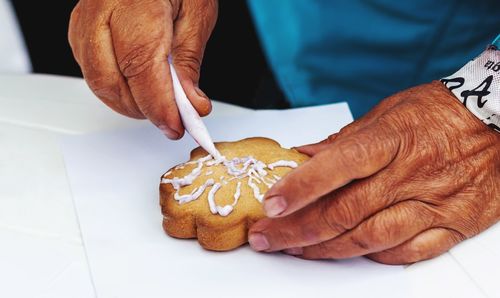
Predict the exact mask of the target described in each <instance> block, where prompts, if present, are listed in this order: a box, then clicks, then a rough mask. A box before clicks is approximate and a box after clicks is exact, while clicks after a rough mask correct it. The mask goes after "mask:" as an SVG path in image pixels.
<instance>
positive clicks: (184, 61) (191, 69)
mask: <svg viewBox="0 0 500 298" xmlns="http://www.w3.org/2000/svg"><path fill="white" fill-rule="evenodd" d="M174 52H175V53H176V54H175V59H174V63H175V66H176V67H179V68H181V69H182V70H183V71H184V72H186V73H187V74H188V75H189V77H190V78H191V79H193V80H195V81H197V80H198V78H199V73H200V67H201V57H200V56H201V55H200V54H199V53H198V52H197V51H196V50H192V49H189V48H185V47H183V48H180V47H179V48H174Z"/></svg>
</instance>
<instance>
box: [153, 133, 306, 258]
mask: <svg viewBox="0 0 500 298" xmlns="http://www.w3.org/2000/svg"><path fill="white" fill-rule="evenodd" d="M215 146H216V148H217V150H219V152H220V153H221V155H222V156H223V157H224V158H222V159H218V160H214V159H213V158H212V156H210V155H208V154H207V152H206V151H205V150H203V149H202V148H200V147H198V148H196V149H194V150H193V151H192V152H191V158H190V160H189V161H188V162H186V163H184V164H181V165H178V166H176V167H174V168H172V169H170V170H169V171H168V172H167V173H165V174H164V175H163V176H162V178H161V183H160V205H161V210H162V213H163V228H164V230H165V231H166V232H167V234H168V235H170V236H172V237H176V238H198V242H199V243H200V244H201V246H203V247H204V248H206V249H209V250H217V251H224V250H231V249H234V248H236V247H238V246H240V245H242V244H244V243H246V242H247V232H248V228H249V226H250V225H251V224H252V223H254V222H255V221H257V220H259V219H260V218H262V217H264V212H263V210H262V203H261V202H262V198H263V196H264V194H265V192H266V191H267V190H268V189H269V188H270V187H271V186H272V185H273V184H274V183H276V181H278V180H279V179H281V178H282V177H283V176H284V175H286V174H287V173H288V172H290V171H291V170H292V169H293V168H295V167H297V166H298V165H299V164H301V163H303V162H304V161H306V160H307V159H309V157H308V156H307V155H304V154H302V153H299V152H298V151H296V150H294V149H285V148H282V147H281V146H280V144H279V143H277V142H276V141H274V140H271V139H267V138H260V137H255V138H248V139H243V140H240V141H236V142H221V143H216V144H215Z"/></svg>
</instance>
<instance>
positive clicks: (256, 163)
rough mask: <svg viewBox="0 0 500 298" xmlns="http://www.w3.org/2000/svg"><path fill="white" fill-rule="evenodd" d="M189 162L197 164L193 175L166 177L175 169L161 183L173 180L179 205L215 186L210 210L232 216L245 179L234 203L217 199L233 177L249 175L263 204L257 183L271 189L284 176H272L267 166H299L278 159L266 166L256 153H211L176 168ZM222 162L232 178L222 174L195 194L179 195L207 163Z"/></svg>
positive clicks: (257, 196)
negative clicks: (216, 155)
mask: <svg viewBox="0 0 500 298" xmlns="http://www.w3.org/2000/svg"><path fill="white" fill-rule="evenodd" d="M189 164H196V167H195V168H194V169H193V170H192V171H191V172H190V173H189V174H187V175H186V176H184V177H182V178H179V177H173V178H166V176H168V175H170V174H172V172H171V171H169V172H167V173H166V174H165V175H163V177H162V179H161V183H169V184H171V185H172V187H173V188H174V189H175V190H176V192H175V194H174V199H175V200H176V201H178V202H179V204H184V203H187V202H191V201H194V200H196V199H198V198H199V197H200V196H201V195H202V194H203V192H204V191H205V189H206V188H208V187H211V189H210V191H209V193H208V205H209V207H210V212H211V213H212V214H219V215H220V216H228V215H229V214H230V213H231V212H232V211H233V210H234V207H235V206H236V204H237V203H238V200H239V197H240V195H241V181H238V184H237V186H236V191H235V193H234V201H233V203H232V204H231V205H225V206H219V205H217V204H216V202H215V195H216V193H217V191H218V190H219V189H220V188H221V187H222V186H223V185H227V184H228V182H230V181H231V180H235V179H237V180H241V179H244V178H248V182H247V185H248V186H249V187H250V188H251V189H252V192H253V196H254V198H255V199H256V200H257V201H259V202H260V203H262V200H263V199H264V194H261V192H260V188H259V186H258V185H257V184H261V183H262V184H264V185H265V186H266V187H267V188H270V187H272V186H273V184H274V183H276V182H277V181H278V180H280V179H281V177H280V176H278V175H274V174H273V176H272V177H269V176H268V171H266V169H269V170H271V171H272V170H274V168H276V167H289V168H296V167H297V166H298V165H297V163H296V162H295V161H292V160H278V161H275V162H273V163H270V164H269V165H266V164H265V163H264V162H262V161H260V160H257V159H255V158H254V157H252V156H247V157H241V158H237V157H235V158H233V159H231V160H228V159H226V158H225V157H224V156H218V157H217V158H215V159H214V158H213V157H212V156H211V155H207V156H205V157H202V158H200V159H197V160H194V161H189V162H186V163H184V164H182V165H178V166H176V167H175V168H174V169H183V168H184V167H185V166H186V165H189ZM221 164H222V165H223V166H224V167H225V168H226V171H227V174H228V175H229V176H230V178H229V179H226V178H225V177H224V176H220V183H219V182H217V183H216V182H215V181H214V179H211V178H210V179H208V180H206V181H205V183H203V184H202V185H201V186H200V187H197V188H195V189H194V190H193V191H192V192H191V193H189V194H185V195H180V194H179V190H180V189H181V188H182V187H184V186H187V185H191V184H193V182H194V181H195V180H196V179H197V178H198V177H199V176H200V174H201V170H202V168H203V167H204V166H206V167H212V166H217V165H221ZM211 174H213V171H212V170H207V171H206V172H205V176H208V175H211Z"/></svg>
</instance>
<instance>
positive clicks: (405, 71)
mask: <svg viewBox="0 0 500 298" xmlns="http://www.w3.org/2000/svg"><path fill="white" fill-rule="evenodd" d="M248 4H249V7H250V10H251V12H252V15H253V18H254V21H255V24H256V28H257V32H258V33H259V36H260V39H261V42H262V45H263V48H264V51H265V53H266V56H267V59H268V62H269V64H270V66H271V68H272V69H273V72H274V74H275V76H276V79H277V81H278V84H279V85H280V87H281V88H282V90H283V91H284V93H285V95H286V97H287V99H288V101H289V102H290V103H291V105H292V106H294V107H300V106H308V105H317V104H324V103H332V102H338V101H347V102H348V103H349V105H350V107H351V110H352V112H353V114H354V116H355V117H359V116H361V115H363V114H364V113H366V112H367V111H368V110H370V109H371V108H372V107H373V106H374V105H375V104H377V103H378V102H379V101H380V100H381V99H383V98H384V97H386V96H389V95H391V94H393V93H395V92H397V91H400V90H403V89H405V88H408V87H411V86H414V85H417V84H421V83H424V82H428V81H431V80H434V79H439V78H441V77H444V76H447V75H449V74H451V73H454V72H455V71H456V70H458V69H459V68H460V67H462V66H463V65H464V64H465V63H466V62H467V61H469V60H470V59H472V58H474V57H475V56H477V55H479V54H480V53H481V52H482V51H483V50H484V49H485V48H486V46H487V45H488V44H489V43H491V41H492V40H493V38H494V37H495V36H496V35H497V34H498V33H499V32H500V15H499V11H500V1H498V0H476V1H459V0H441V1H435V0H419V1H394V0H363V1H362V0H335V1H334V0H322V1H321V0H248Z"/></svg>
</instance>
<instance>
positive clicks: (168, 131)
mask: <svg viewBox="0 0 500 298" xmlns="http://www.w3.org/2000/svg"><path fill="white" fill-rule="evenodd" d="M158 128H159V129H160V130H161V131H162V132H163V134H164V135H166V136H167V138H169V139H172V140H177V139H178V138H179V133H178V132H176V131H175V130H173V129H170V127H168V126H166V125H163V124H162V125H159V126H158Z"/></svg>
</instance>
